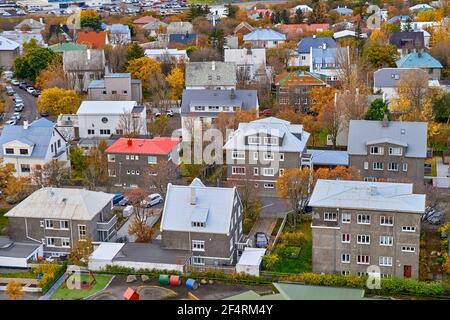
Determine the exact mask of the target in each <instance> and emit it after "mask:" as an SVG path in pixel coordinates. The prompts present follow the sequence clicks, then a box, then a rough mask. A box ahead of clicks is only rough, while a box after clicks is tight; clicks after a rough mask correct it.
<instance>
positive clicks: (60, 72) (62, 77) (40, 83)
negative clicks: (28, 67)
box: [35, 59, 70, 90]
mask: <svg viewBox="0 0 450 320" xmlns="http://www.w3.org/2000/svg"><path fill="white" fill-rule="evenodd" d="M35 85H36V88H39V89H40V90H44V89H49V88H54V87H58V88H61V89H69V88H70V81H69V79H68V78H67V76H66V74H65V73H64V69H63V65H62V62H61V61H60V60H59V59H54V60H53V61H52V62H51V63H50V64H49V65H48V66H47V68H45V69H44V70H41V71H40V72H39V75H38V76H37V77H36V82H35Z"/></svg>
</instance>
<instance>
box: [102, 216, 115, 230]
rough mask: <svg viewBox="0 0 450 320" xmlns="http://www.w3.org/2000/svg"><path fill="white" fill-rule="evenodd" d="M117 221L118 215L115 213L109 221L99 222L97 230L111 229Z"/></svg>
mask: <svg viewBox="0 0 450 320" xmlns="http://www.w3.org/2000/svg"><path fill="white" fill-rule="evenodd" d="M116 223H117V217H116V216H115V215H114V216H112V218H111V219H110V220H109V221H107V222H97V230H98V231H109V230H111V228H112V227H114V226H115V225H116Z"/></svg>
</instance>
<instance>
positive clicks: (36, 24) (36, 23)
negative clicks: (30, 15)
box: [14, 19, 45, 30]
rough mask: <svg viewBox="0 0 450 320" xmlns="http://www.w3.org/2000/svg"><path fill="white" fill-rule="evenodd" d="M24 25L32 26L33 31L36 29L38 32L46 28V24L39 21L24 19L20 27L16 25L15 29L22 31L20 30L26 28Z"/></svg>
mask: <svg viewBox="0 0 450 320" xmlns="http://www.w3.org/2000/svg"><path fill="white" fill-rule="evenodd" d="M24 25H27V26H30V28H31V29H36V30H41V29H44V27H45V24H43V23H41V22H39V21H36V20H34V19H24V20H22V21H21V22H20V23H19V24H18V25H16V26H15V27H14V29H16V30H20V28H22V26H24Z"/></svg>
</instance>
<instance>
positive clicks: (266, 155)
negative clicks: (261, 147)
mask: <svg viewBox="0 0 450 320" xmlns="http://www.w3.org/2000/svg"><path fill="white" fill-rule="evenodd" d="M269 155H270V156H269ZM263 159H264V160H266V161H274V160H275V153H274V152H271V151H268V152H263Z"/></svg>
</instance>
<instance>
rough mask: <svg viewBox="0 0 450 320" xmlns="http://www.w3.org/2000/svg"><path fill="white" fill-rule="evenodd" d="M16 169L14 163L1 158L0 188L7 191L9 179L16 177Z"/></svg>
mask: <svg viewBox="0 0 450 320" xmlns="http://www.w3.org/2000/svg"><path fill="white" fill-rule="evenodd" d="M15 171H16V169H15V168H14V165H13V164H12V163H4V162H3V158H0V190H1V191H2V192H4V191H5V188H6V187H7V185H8V181H9V180H10V179H12V178H14V172H15Z"/></svg>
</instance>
